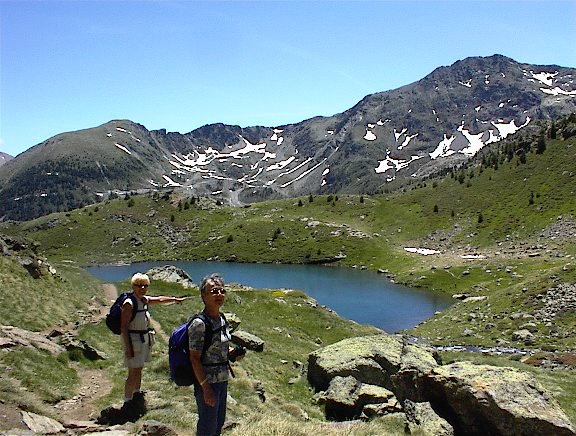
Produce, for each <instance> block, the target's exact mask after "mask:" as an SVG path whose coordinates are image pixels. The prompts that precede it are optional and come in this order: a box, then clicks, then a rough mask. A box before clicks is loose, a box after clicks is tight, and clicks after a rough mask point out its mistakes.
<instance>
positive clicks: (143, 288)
mask: <svg viewBox="0 0 576 436" xmlns="http://www.w3.org/2000/svg"><path fill="white" fill-rule="evenodd" d="M132 289H133V290H134V294H135V295H136V297H138V298H140V297H142V296H144V295H146V292H148V283H146V282H136V283H134V284H133V285H132Z"/></svg>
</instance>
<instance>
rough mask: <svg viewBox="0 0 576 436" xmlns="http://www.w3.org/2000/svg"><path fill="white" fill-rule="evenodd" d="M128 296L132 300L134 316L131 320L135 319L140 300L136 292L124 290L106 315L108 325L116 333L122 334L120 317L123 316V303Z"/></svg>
mask: <svg viewBox="0 0 576 436" xmlns="http://www.w3.org/2000/svg"><path fill="white" fill-rule="evenodd" d="M127 298H130V300H132V317H131V318H130V321H132V320H133V319H134V317H135V316H136V312H137V307H138V302H137V301H136V296H135V295H134V292H123V293H122V294H120V295H119V296H118V298H116V301H115V302H114V304H112V307H111V308H110V311H109V312H108V315H106V325H107V326H108V328H109V329H110V331H111V332H112V333H114V334H116V335H119V334H120V319H121V317H122V305H123V304H124V301H126V299H127Z"/></svg>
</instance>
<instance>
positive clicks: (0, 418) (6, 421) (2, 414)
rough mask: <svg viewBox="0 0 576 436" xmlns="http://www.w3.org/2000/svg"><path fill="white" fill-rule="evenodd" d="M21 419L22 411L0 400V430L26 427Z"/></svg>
mask: <svg viewBox="0 0 576 436" xmlns="http://www.w3.org/2000/svg"><path fill="white" fill-rule="evenodd" d="M26 428H27V427H26V425H24V422H23V421H22V412H21V411H20V409H19V408H18V407H16V406H15V405H13V404H5V403H4V402H3V401H1V400H0V432H2V431H5V430H11V429H26Z"/></svg>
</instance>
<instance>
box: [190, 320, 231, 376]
mask: <svg viewBox="0 0 576 436" xmlns="http://www.w3.org/2000/svg"><path fill="white" fill-rule="evenodd" d="M204 316H205V319H206V320H207V321H208V322H210V323H211V325H212V332H213V333H212V343H211V344H210V346H209V347H208V349H207V350H206V353H205V355H204V357H203V358H202V366H203V367H204V373H205V374H206V380H207V381H208V383H221V382H225V381H227V380H228V377H229V370H228V345H229V342H230V341H231V340H232V337H231V336H230V330H229V329H228V325H227V324H226V322H225V321H224V318H222V316H220V318H219V319H212V318H210V317H209V316H208V315H206V314H204ZM205 329H206V325H205V324H204V321H202V320H201V319H199V318H196V319H194V320H192V322H191V323H190V326H189V327H188V346H189V348H190V350H192V351H200V352H201V351H202V350H203V348H204V333H205ZM215 363H221V365H212V364H215Z"/></svg>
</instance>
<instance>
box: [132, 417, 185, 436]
mask: <svg viewBox="0 0 576 436" xmlns="http://www.w3.org/2000/svg"><path fill="white" fill-rule="evenodd" d="M140 435H141V436H178V433H177V432H175V431H174V430H173V429H172V428H170V427H169V426H167V425H166V424H163V423H161V422H158V421H154V420H149V421H146V422H144V424H143V425H142V431H141V432H140Z"/></svg>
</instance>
